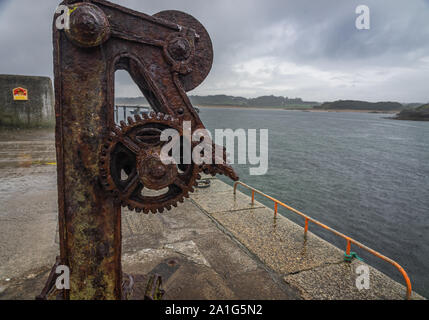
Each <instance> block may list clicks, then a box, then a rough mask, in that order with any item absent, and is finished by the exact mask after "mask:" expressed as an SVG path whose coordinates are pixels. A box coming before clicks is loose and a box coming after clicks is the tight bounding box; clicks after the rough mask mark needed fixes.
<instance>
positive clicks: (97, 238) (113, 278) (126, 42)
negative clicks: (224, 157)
mask: <svg viewBox="0 0 429 320" xmlns="http://www.w3.org/2000/svg"><path fill="white" fill-rule="evenodd" d="M62 4H63V5H66V6H68V7H69V9H70V12H71V14H70V29H66V30H58V29H57V28H56V24H55V21H56V19H57V18H58V17H59V14H56V15H55V17H54V27H53V45H54V73H55V98H56V103H55V110H56V151H57V162H58V167H57V170H58V197H59V230H60V231H59V232H60V261H61V264H64V265H67V266H69V268H70V277H71V278H70V286H71V288H70V290H67V291H65V292H64V299H121V298H123V295H122V267H121V241H122V239H121V237H122V235H121V207H120V204H118V203H116V202H115V200H114V199H113V198H112V197H111V196H110V195H109V194H108V193H107V192H106V191H105V190H104V189H103V186H102V185H101V183H100V179H99V172H100V163H99V155H100V153H101V152H102V147H103V141H104V139H105V138H106V137H108V134H109V132H111V131H112V130H113V128H114V126H115V123H114V81H115V79H114V75H115V71H117V70H119V69H124V70H126V71H128V72H129V73H130V75H131V77H132V78H133V80H134V81H135V82H136V84H137V85H138V87H139V88H140V89H141V91H142V92H143V94H144V95H145V96H146V98H147V99H148V101H149V102H150V103H151V105H152V108H153V109H154V110H155V111H156V112H162V113H163V114H168V115H171V116H172V117H177V118H178V119H180V121H185V120H186V121H190V122H191V123H192V128H193V130H197V129H201V128H204V125H203V123H202V122H201V120H200V118H199V116H198V114H197V112H196V111H195V110H194V108H193V106H192V104H191V102H190V100H189V98H188V97H187V95H186V91H189V90H192V89H194V88H195V87H197V86H198V85H199V84H200V83H201V82H202V81H203V80H204V79H205V78H206V76H207V75H208V73H209V72H210V69H211V66H212V62H213V49H212V44H211V40H210V37H209V35H208V33H207V31H206V30H205V29H204V27H203V26H202V25H201V24H200V23H199V22H198V21H197V20H196V19H195V18H193V17H192V16H190V15H188V14H185V13H182V12H179V11H163V12H160V13H158V14H155V15H154V16H149V15H146V14H143V13H139V12H136V11H133V10H130V9H127V8H124V7H122V6H119V5H116V4H113V3H111V2H108V1H104V0H92V1H81V2H79V1H70V0H68V1H64V2H63V3H62ZM200 169H201V170H204V171H205V172H207V173H211V174H216V173H222V174H225V175H228V176H229V177H231V178H232V179H234V180H237V179H238V177H237V176H236V175H235V173H234V171H233V170H232V169H231V168H230V167H229V166H227V165H226V164H225V165H223V164H221V165H205V166H203V167H201V168H200Z"/></svg>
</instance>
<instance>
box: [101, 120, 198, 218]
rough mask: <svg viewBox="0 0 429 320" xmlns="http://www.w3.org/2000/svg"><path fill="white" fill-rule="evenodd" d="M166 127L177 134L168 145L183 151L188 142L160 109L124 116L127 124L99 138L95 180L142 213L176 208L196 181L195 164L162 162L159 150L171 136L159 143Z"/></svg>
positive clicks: (176, 121) (180, 125) (178, 123)
mask: <svg viewBox="0 0 429 320" xmlns="http://www.w3.org/2000/svg"><path fill="white" fill-rule="evenodd" d="M166 129H174V130H176V131H177V132H178V133H179V135H178V138H177V139H176V142H172V143H173V144H174V143H179V142H180V148H181V149H180V150H181V155H183V145H184V144H185V143H191V142H188V141H186V139H185V137H184V135H183V129H182V123H181V121H180V120H178V119H175V118H172V117H171V116H169V115H164V114H162V113H155V112H151V113H150V114H148V115H146V114H144V115H143V116H139V115H136V116H135V117H134V118H131V117H128V122H127V123H126V122H125V121H121V125H120V126H115V127H114V128H113V129H112V130H111V132H110V133H109V136H108V138H107V139H106V140H105V142H104V145H103V147H102V151H101V157H100V168H101V169H100V177H101V183H102V185H103V187H104V189H105V190H106V191H108V192H109V193H110V194H111V195H112V196H113V197H114V198H115V199H116V201H117V202H118V203H120V204H121V205H122V206H123V207H128V208H129V209H130V210H135V211H137V212H144V213H149V212H152V213H156V212H163V211H164V210H165V209H167V210H170V209H171V207H172V206H174V207H177V204H178V203H179V202H183V201H184V198H188V197H189V193H192V192H194V187H195V186H196V185H197V180H198V179H201V176H200V175H199V172H200V171H201V167H200V166H198V165H196V164H194V163H191V164H183V161H180V163H179V164H177V163H176V162H172V163H170V164H165V163H164V162H165V161H162V149H163V147H164V146H165V144H167V143H170V142H171V140H172V139H170V140H169V141H165V142H164V141H161V134H162V132H163V131H164V130H166ZM191 146H192V144H191ZM173 150H174V149H173ZM170 156H171V154H170ZM182 159H183V156H181V160H182Z"/></svg>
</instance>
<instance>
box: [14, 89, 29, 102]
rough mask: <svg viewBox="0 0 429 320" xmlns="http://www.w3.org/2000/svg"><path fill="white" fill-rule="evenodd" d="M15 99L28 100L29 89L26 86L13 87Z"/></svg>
mask: <svg viewBox="0 0 429 320" xmlns="http://www.w3.org/2000/svg"><path fill="white" fill-rule="evenodd" d="M13 100H28V90H27V89H24V88H15V89H13Z"/></svg>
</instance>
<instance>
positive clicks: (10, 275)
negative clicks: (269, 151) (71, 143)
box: [0, 135, 422, 300]
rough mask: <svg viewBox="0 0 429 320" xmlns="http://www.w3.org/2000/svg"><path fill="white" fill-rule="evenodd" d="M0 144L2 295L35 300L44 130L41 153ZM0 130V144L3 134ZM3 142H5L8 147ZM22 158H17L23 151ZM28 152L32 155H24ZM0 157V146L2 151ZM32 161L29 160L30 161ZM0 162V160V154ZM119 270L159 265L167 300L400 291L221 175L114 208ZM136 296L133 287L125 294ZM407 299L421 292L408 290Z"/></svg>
mask: <svg viewBox="0 0 429 320" xmlns="http://www.w3.org/2000/svg"><path fill="white" fill-rule="evenodd" d="M31 136H32V135H29V136H25V135H20V142H19V143H10V138H9V137H8V138H7V141H9V142H8V143H2V148H3V149H2V152H3V154H4V157H5V158H3V159H4V160H5V161H4V162H3V166H1V165H0V199H1V204H2V211H1V212H0V299H3V300H5V299H34V297H35V296H36V295H38V294H39V293H40V291H41V289H42V288H43V286H44V284H45V281H46V279H47V276H48V273H49V271H50V269H51V267H52V265H53V263H54V262H55V256H56V255H57V254H58V245H59V244H58V236H57V232H58V222H57V189H56V167H55V166H54V165H52V163H53V162H55V153H54V152H51V151H53V146H54V142H53V140H52V138H51V137H52V136H51V135H49V136H47V138H46V139H42V140H43V141H42V142H39V145H43V146H44V147H45V148H46V149H44V150H45V151H46V152H44V153H43V154H42V155H41V154H38V153H36V152H37V151H38V150H39V148H35V149H34V152H33V151H32V150H31V149H29V148H28V147H25V148H24V149H25V150H24V149H23V146H30V145H36V144H37V143H36V142H35V141H33V140H32V139H30V137H31ZM1 140H2V139H1V135H0V143H1ZM3 141H5V140H3ZM8 148H9V149H8ZM23 157H24V158H25V159H28V161H22V158H23ZM30 159H32V161H30ZM0 160H1V155H0ZM35 160H37V161H35ZM0 162H1V161H0ZM122 233H123V243H122V251H123V253H122V260H123V271H124V272H125V273H127V274H133V275H145V274H149V273H158V274H160V275H161V276H162V277H163V280H164V289H165V290H166V295H165V297H164V298H165V299H167V300H169V299H181V300H194V299H195V300H205V299H213V300H230V299H237V300H241V299H250V300H251V299H262V300H264V299H273V300H288V299H322V300H325V299H352V300H355V299H371V300H372V299H404V297H405V292H406V289H405V287H404V286H403V285H402V284H399V283H397V282H395V281H393V280H392V279H390V278H389V277H387V276H386V275H384V274H383V273H381V272H380V271H378V270H376V269H374V268H372V267H369V268H370V284H371V285H370V289H369V290H365V289H363V290H358V289H357V287H356V285H355V281H356V277H357V274H356V273H355V269H356V267H357V266H359V265H361V264H364V263H362V262H360V261H358V260H355V261H353V262H352V263H346V262H344V261H343V251H342V250H340V249H338V248H336V247H334V246H333V245H331V244H329V243H328V242H326V241H324V240H322V239H321V238H319V237H317V236H315V235H314V234H312V233H311V232H309V234H308V236H307V239H306V240H305V239H304V236H303V228H301V227H300V226H298V225H296V224H295V223H293V222H291V221H290V220H288V219H287V218H285V217H283V216H278V217H277V218H276V219H274V215H273V211H272V210H271V209H269V208H267V207H265V206H264V205H263V204H261V203H259V202H255V204H254V205H252V204H251V199H250V197H248V196H247V195H245V194H243V193H241V192H237V195H236V196H234V195H233V192H232V187H231V186H229V185H228V184H226V183H224V182H222V181H221V180H219V179H215V178H211V187H210V188H208V189H197V190H196V192H195V193H194V194H192V195H191V197H190V199H187V200H186V201H185V203H184V204H181V205H179V207H178V208H174V209H173V210H171V211H169V212H164V213H163V214H157V215H152V214H151V215H144V214H137V213H135V212H130V211H128V210H126V209H123V211H122ZM133 298H134V296H131V299H133ZM412 298H413V299H422V297H421V296H419V295H417V294H413V296H412Z"/></svg>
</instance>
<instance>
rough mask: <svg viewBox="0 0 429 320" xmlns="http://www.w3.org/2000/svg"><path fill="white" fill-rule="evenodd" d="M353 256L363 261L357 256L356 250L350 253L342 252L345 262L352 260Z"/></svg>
mask: <svg viewBox="0 0 429 320" xmlns="http://www.w3.org/2000/svg"><path fill="white" fill-rule="evenodd" d="M355 258H356V259H358V260H360V261H363V259H362V258H361V257H359V256H358V255H357V253H356V252H350V254H347V252H344V261H345V262H352V260H353V259H355Z"/></svg>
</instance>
